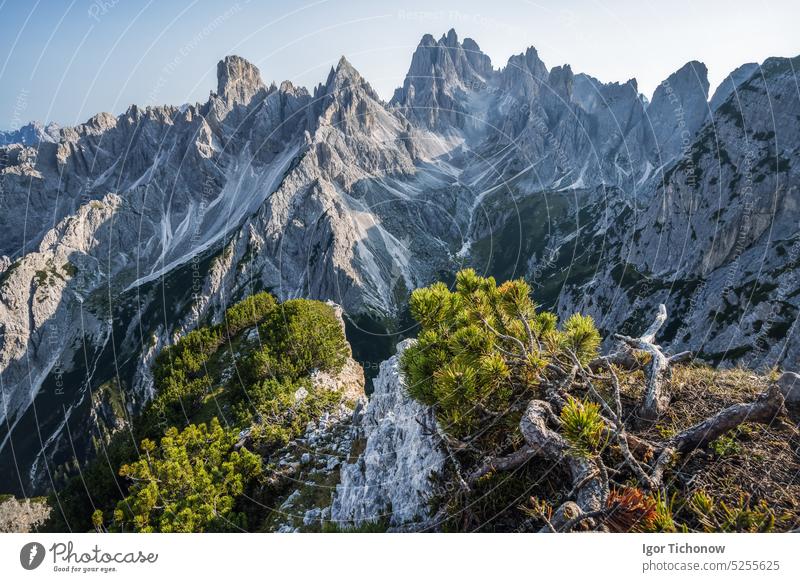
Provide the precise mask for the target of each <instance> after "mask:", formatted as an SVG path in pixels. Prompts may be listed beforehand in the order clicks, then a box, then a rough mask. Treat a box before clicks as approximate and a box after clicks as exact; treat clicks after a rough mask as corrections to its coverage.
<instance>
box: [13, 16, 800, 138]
mask: <svg viewBox="0 0 800 582" xmlns="http://www.w3.org/2000/svg"><path fill="white" fill-rule="evenodd" d="M798 23H800V2H798V1H797V0H749V1H743V0H732V1H728V2H711V1H698V2H690V1H687V0H677V1H671V2H664V1H653V0H616V1H615V0H606V1H602V2H601V1H593V0H561V1H556V0H539V1H525V0H494V1H492V2H489V1H487V0H480V1H479V0H458V1H455V0H452V1H451V0H393V1H391V2H388V1H384V0H373V1H367V0H294V1H292V0H285V1H282V2H276V1H273V0H267V1H264V0H262V1H257V0H251V1H248V0H239V1H238V2H237V1H235V0H234V1H232V2H222V1H220V0H184V1H177V0H160V1H157V0H153V1H148V0H38V1H37V0H0V128H2V129H7V128H9V127H14V126H18V125H20V123H25V122H27V121H28V120H32V119H38V120H42V121H56V122H58V123H61V124H64V125H67V124H75V123H79V122H82V121H85V120H86V119H88V118H89V117H90V116H91V115H93V114H94V113H97V112H99V111H110V112H112V113H120V112H122V111H124V110H125V109H126V108H127V106H128V105H129V104H131V103H137V104H140V105H148V104H164V103H170V104H181V103H185V102H195V101H203V100H205V99H206V98H207V96H208V92H209V90H211V89H212V88H214V87H215V86H216V81H215V69H216V63H217V61H218V60H219V59H220V58H221V57H223V56H225V55H226V54H239V55H241V56H243V57H245V58H247V59H249V60H251V61H252V62H254V63H256V64H257V65H258V66H259V68H260V69H261V72H262V76H263V77H264V80H265V81H266V82H269V81H272V80H274V81H277V82H280V81H282V80H284V79H289V80H291V81H293V82H295V83H296V84H301V85H305V86H307V87H311V86H313V85H315V84H316V83H318V82H320V81H322V80H323V79H324V78H325V76H326V74H327V71H328V69H329V68H330V66H331V65H332V64H334V63H335V62H336V61H337V60H338V58H339V56H341V55H342V54H344V55H346V56H347V57H348V59H349V60H350V61H351V62H352V63H353V64H354V65H355V66H356V68H357V69H359V70H360V71H361V73H362V74H363V75H364V76H365V77H366V78H367V80H368V81H370V83H372V85H373V86H374V87H375V88H376V90H377V91H378V92H379V93H380V94H381V95H382V96H383V97H384V98H386V99H388V98H389V97H390V96H391V94H392V91H393V89H394V88H395V87H396V86H398V85H399V84H401V82H402V79H403V76H404V75H405V73H406V71H407V69H408V64H409V62H410V59H411V53H412V52H413V50H414V48H415V46H416V45H417V43H418V42H419V39H420V37H421V36H422V34H424V33H426V32H430V33H431V34H433V35H434V36H436V37H437V38H438V37H439V36H440V35H441V34H442V33H444V32H446V31H447V29H449V28H450V27H454V28H455V29H456V31H457V32H458V33H459V36H460V37H461V38H463V37H465V36H470V37H472V38H474V39H475V40H476V41H477V42H478V44H480V46H481V48H482V49H483V50H484V51H485V52H486V53H487V54H488V55H489V56H490V57H491V58H492V62H493V63H494V65H495V67H499V66H502V65H504V64H505V63H506V61H507V59H508V57H509V56H510V55H511V54H514V53H518V52H521V51H523V50H524V49H525V48H526V47H527V46H531V45H533V46H535V47H536V48H537V49H538V50H539V54H540V56H541V57H542V59H543V60H544V61H545V63H546V64H547V65H548V66H549V67H552V66H555V65H558V64H563V63H570V64H571V65H572V69H573V71H575V72H586V73H589V74H592V75H594V76H595V77H598V78H599V79H601V80H603V81H625V80H627V79H629V78H631V77H636V78H637V79H638V81H639V87H640V90H641V91H642V92H643V93H644V94H645V95H647V96H648V97H650V96H651V95H652V92H653V90H654V89H655V87H656V85H657V84H658V83H659V82H660V81H661V80H662V79H664V78H665V77H666V76H667V75H668V74H669V73H671V72H672V71H674V70H676V69H678V68H679V67H680V66H681V65H682V64H684V63H685V62H687V61H689V60H692V59H698V60H701V61H703V62H705V63H706V64H707V65H708V68H709V72H710V80H711V88H712V91H713V89H714V87H715V86H716V85H717V84H718V83H719V82H720V81H721V80H722V79H723V78H724V77H725V75H726V74H727V73H728V72H730V71H731V70H732V69H733V68H735V67H736V66H738V65H739V64H741V63H744V62H748V61H759V62H760V61H763V60H764V58H766V57H768V56H773V55H776V56H795V55H797V54H799V53H800V34H798V31H797V25H798Z"/></svg>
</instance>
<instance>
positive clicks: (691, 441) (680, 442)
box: [671, 385, 784, 454]
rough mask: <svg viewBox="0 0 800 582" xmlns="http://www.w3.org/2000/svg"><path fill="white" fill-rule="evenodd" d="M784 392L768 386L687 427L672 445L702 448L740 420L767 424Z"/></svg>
mask: <svg viewBox="0 0 800 582" xmlns="http://www.w3.org/2000/svg"><path fill="white" fill-rule="evenodd" d="M783 402H784V400H783V394H781V391H780V389H779V388H778V386H775V385H773V386H770V388H769V389H768V390H767V391H766V392H764V393H762V394H761V395H759V397H758V398H756V400H754V401H753V402H749V403H744V402H741V403H739V404H733V405H731V406H729V407H728V408H725V409H724V410H721V411H719V412H718V413H717V414H715V415H714V416H712V417H710V418H707V419H706V420H704V421H703V422H700V423H698V424H696V425H694V426H693V427H691V428H687V429H686V430H684V431H683V432H681V433H679V434H677V435H675V436H674V437H673V438H672V439H671V446H672V447H673V448H674V449H675V450H676V451H677V452H679V453H682V454H683V453H687V452H689V451H691V450H693V449H696V448H698V447H704V446H706V445H707V444H708V443H710V442H711V441H713V440H715V439H717V438H719V437H720V436H722V435H723V434H725V433H726V432H728V431H730V430H733V429H735V428H736V427H738V426H739V425H740V424H742V423H743V422H758V423H761V424H769V423H770V422H772V421H773V420H774V419H775V417H776V416H777V415H778V413H779V412H780V411H781V408H782V407H783Z"/></svg>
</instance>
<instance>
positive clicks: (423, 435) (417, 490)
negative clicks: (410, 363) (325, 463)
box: [331, 340, 446, 527]
mask: <svg viewBox="0 0 800 582" xmlns="http://www.w3.org/2000/svg"><path fill="white" fill-rule="evenodd" d="M412 341H413V340H405V341H403V342H401V343H400V344H398V346H397V354H395V355H394V356H392V357H391V358H390V359H389V360H387V361H385V362H383V363H381V366H380V372H379V374H378V377H377V378H376V379H375V382H374V386H375V391H374V392H373V394H372V397H371V398H370V401H369V403H368V404H367V407H366V410H365V411H364V415H363V417H362V419H361V420H360V422H359V424H358V426H357V427H356V428H357V430H358V437H357V438H359V439H362V440H363V442H364V451H363V452H362V453H361V455H360V456H359V457H358V458H357V459H355V461H354V462H351V463H346V464H344V465H342V468H341V481H340V483H339V485H337V487H336V493H335V495H334V498H333V503H332V505H331V519H332V520H333V521H334V522H336V523H338V524H339V525H343V526H347V525H355V526H358V525H361V524H363V523H365V522H380V521H383V520H386V521H387V522H388V523H389V525H390V526H394V527H398V526H409V525H418V526H422V525H423V524H424V523H425V521H426V520H427V519H429V518H430V515H429V508H428V506H427V500H428V497H429V495H430V494H431V493H432V492H433V488H434V481H433V479H434V478H435V476H436V474H437V473H438V472H440V471H441V470H442V468H443V467H444V463H445V460H446V456H445V453H444V451H443V450H442V447H441V443H440V440H439V438H438V437H437V436H436V435H435V434H430V433H429V432H427V431H426V430H425V429H424V428H423V426H427V427H432V428H435V427H436V419H435V417H434V414H433V412H432V410H431V409H429V408H427V407H425V406H424V405H422V404H420V403H418V402H416V401H414V400H412V399H411V398H410V397H409V396H408V394H407V393H406V388H405V380H404V379H403V376H402V373H401V371H400V357H401V356H402V354H403V352H404V351H405V349H406V348H407V347H408V346H409V345H411V342H412Z"/></svg>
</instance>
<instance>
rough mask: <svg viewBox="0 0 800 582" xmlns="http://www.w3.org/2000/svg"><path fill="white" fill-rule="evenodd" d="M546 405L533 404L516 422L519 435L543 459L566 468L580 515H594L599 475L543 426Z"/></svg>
mask: <svg viewBox="0 0 800 582" xmlns="http://www.w3.org/2000/svg"><path fill="white" fill-rule="evenodd" d="M552 414H553V413H552V411H551V410H550V407H549V405H548V404H547V403H546V402H545V401H543V400H533V401H531V403H530V404H528V408H527V409H526V410H525V413H524V414H523V415H522V419H521V420H520V425H519V427H520V431H521V432H522V436H523V437H524V438H525V442H526V443H528V445H529V446H530V447H532V448H533V449H534V450H537V451H539V452H540V453H541V454H542V455H543V456H545V457H547V458H549V459H551V460H553V461H556V462H563V463H565V464H566V466H567V468H568V469H569V471H570V476H571V478H572V483H573V487H575V486H577V487H576V489H577V490H576V491H575V503H577V505H578V507H579V508H580V510H581V511H582V512H584V513H589V512H592V511H597V510H598V509H600V508H601V507H602V506H603V501H604V500H603V490H604V486H603V482H602V476H601V471H600V470H599V468H598V467H597V463H595V462H594V461H593V460H592V459H591V458H589V457H582V456H579V455H575V454H573V453H572V452H571V450H570V446H569V443H567V441H566V440H565V439H564V437H562V436H561V435H560V434H558V433H557V432H555V431H553V430H551V429H550V428H549V427H548V426H547V419H548V418H549V417H550V416H552Z"/></svg>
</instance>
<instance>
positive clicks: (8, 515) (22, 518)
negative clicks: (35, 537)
mask: <svg viewBox="0 0 800 582" xmlns="http://www.w3.org/2000/svg"><path fill="white" fill-rule="evenodd" d="M50 511H51V509H50V506H49V505H48V504H47V502H46V501H45V500H44V499H33V500H31V499H20V500H18V499H15V498H14V497H7V498H6V499H2V500H0V533H29V532H32V531H37V528H38V527H39V526H40V525H42V524H43V523H44V522H45V521H46V520H47V518H48V517H49V516H50Z"/></svg>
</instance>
